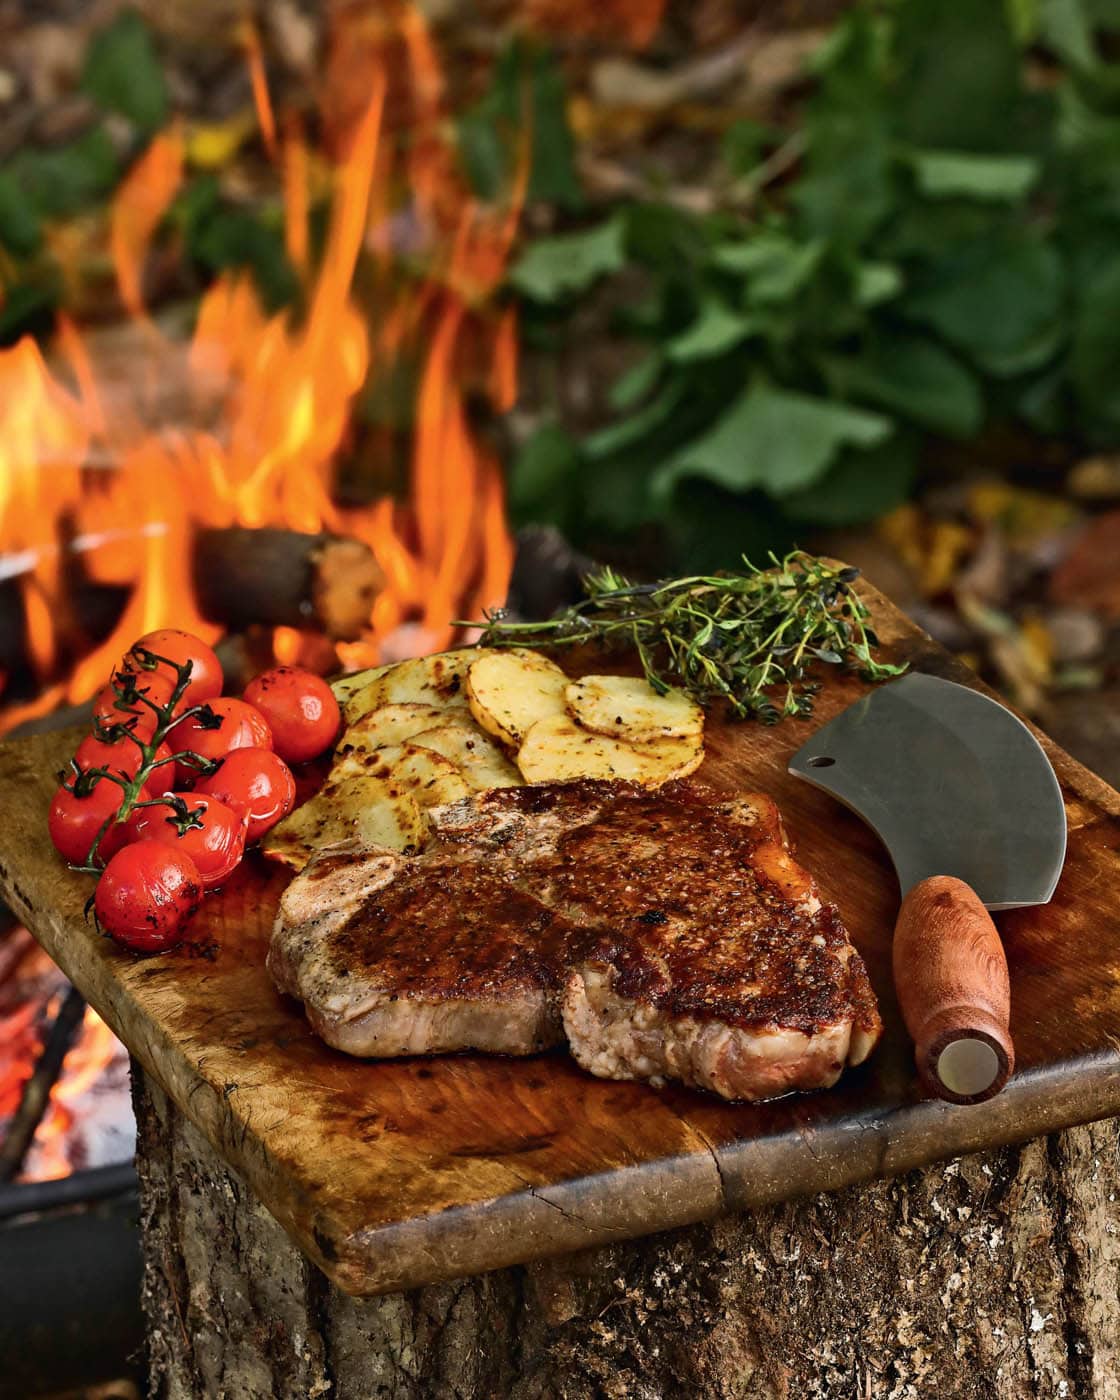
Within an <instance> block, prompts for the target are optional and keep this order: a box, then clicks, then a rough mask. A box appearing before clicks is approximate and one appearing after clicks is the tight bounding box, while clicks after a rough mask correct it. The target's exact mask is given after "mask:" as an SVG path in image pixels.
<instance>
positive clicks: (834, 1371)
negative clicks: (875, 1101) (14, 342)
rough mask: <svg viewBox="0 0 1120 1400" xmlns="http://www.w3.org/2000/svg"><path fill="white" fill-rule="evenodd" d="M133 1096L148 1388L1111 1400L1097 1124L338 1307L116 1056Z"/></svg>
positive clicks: (1110, 1309)
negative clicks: (856, 1184)
mask: <svg viewBox="0 0 1120 1400" xmlns="http://www.w3.org/2000/svg"><path fill="white" fill-rule="evenodd" d="M133 1083H134V1097H135V1102H136V1116H137V1123H138V1129H139V1137H138V1144H137V1165H138V1169H139V1174H140V1183H141V1193H142V1194H141V1205H142V1223H143V1233H144V1257H145V1282H144V1307H145V1311H146V1314H147V1324H148V1347H149V1361H150V1368H151V1376H152V1394H153V1395H154V1396H159V1397H168V1400H185V1397H195V1396H206V1397H211V1396H212V1397H230V1400H258V1398H259V1400H288V1397H292V1398H293V1400H297V1398H298V1400H308V1397H316V1396H330V1397H332V1400H372V1397H387V1398H388V1400H445V1397H446V1400H473V1398H474V1397H480V1398H481V1397H485V1400H497V1397H513V1398H514V1400H600V1398H603V1400H662V1397H664V1398H665V1400H669V1398H670V1397H672V1400H677V1397H713V1400H715V1398H716V1397H718V1398H719V1400H740V1398H742V1400H745V1398H746V1397H751V1400H755V1397H757V1398H758V1400H771V1398H773V1400H778V1397H781V1398H782V1400H787V1397H788V1400H817V1398H818V1397H819V1400H825V1397H829V1400H836V1397H851V1400H864V1398H865V1397H866V1398H867V1400H872V1397H874V1398H875V1400H878V1397H883V1400H888V1398H889V1400H900V1398H901V1397H927V1396H936V1397H937V1400H955V1397H968V1400H972V1397H977V1400H979V1397H985V1400H986V1398H987V1397H998V1400H1047V1397H1068V1400H1113V1397H1118V1396H1120V1221H1118V1213H1117V1208H1116V1200H1117V1197H1118V1194H1120V1151H1118V1148H1120V1143H1118V1129H1117V1120H1112V1121H1108V1122H1103V1123H1097V1124H1094V1125H1092V1126H1090V1127H1084V1128H1074V1129H1071V1130H1069V1131H1068V1132H1063V1133H1056V1134H1054V1135H1053V1136H1051V1137H1048V1138H1041V1139H1038V1140H1036V1141H1034V1142H1030V1143H1028V1144H1026V1146H1023V1147H1017V1148H1004V1149H1000V1150H997V1151H992V1152H986V1153H983V1154H980V1155H978V1156H973V1157H966V1158H962V1159H960V1160H958V1161H954V1162H949V1163H946V1164H943V1165H939V1166H932V1167H928V1168H926V1169H924V1170H921V1171H914V1172H911V1173H910V1174H909V1175H907V1176H904V1177H899V1178H897V1179H894V1180H890V1181H879V1182H873V1183H872V1184H870V1185H866V1186H860V1187H855V1188H851V1189H848V1190H844V1191H840V1192H837V1193H835V1194H833V1195H827V1196H818V1197H815V1198H813V1199H810V1200H801V1201H795V1202H791V1203H790V1204H787V1205H783V1206H778V1207H772V1208H767V1209H764V1210H757V1211H754V1212H752V1213H751V1214H748V1215H741V1216H735V1217H730V1218H726V1219H722V1220H719V1221H716V1222H714V1223H711V1224H704V1225H696V1226H692V1227H689V1228H687V1229H683V1230H675V1231H672V1232H669V1233H666V1234H661V1235H654V1236H651V1237H649V1238H647V1239H643V1240H637V1241H629V1242H625V1243H620V1244H618V1245H614V1246H610V1247H608V1248H604V1249H595V1250H589V1251H586V1252H584V1253H582V1254H575V1255H568V1256H565V1257H563V1258H558V1259H555V1260H551V1261H548V1262H545V1263H540V1264H533V1265H529V1266H526V1267H523V1268H513V1269H505V1270H501V1271H499V1272H496V1273H491V1274H486V1275H482V1276H480V1277H476V1278H469V1279H463V1280H461V1281H459V1282H454V1283H447V1284H440V1285H435V1286H432V1287H429V1288H421V1289H418V1290H416V1291H414V1292H410V1293H396V1294H391V1295H388V1296H385V1297H380V1298H366V1299H358V1298H350V1297H347V1296H346V1295H345V1294H343V1293H341V1292H339V1291H338V1290H337V1289H336V1288H334V1287H333V1286H332V1285H331V1284H330V1283H329V1282H328V1281H327V1280H326V1279H325V1278H324V1276H323V1275H322V1274H321V1273H320V1272H319V1271H318V1269H316V1268H315V1267H314V1266H313V1265H311V1264H310V1263H308V1262H307V1260H306V1259H305V1258H304V1257H303V1255H302V1254H301V1253H300V1252H299V1250H298V1249H297V1248H296V1246H295V1245H294V1244H293V1243H292V1242H291V1240H290V1239H289V1238H288V1236H287V1235H286V1234H285V1232H284V1231H283V1230H282V1229H281V1227H280V1226H279V1225H278V1224H277V1223H276V1222H275V1220H274V1219H273V1218H272V1216H271V1215H269V1214H268V1212H267V1211H266V1210H265V1209H264V1207H263V1206H261V1205H260V1204H259V1202H257V1201H256V1200H255V1199H254V1197H253V1196H252V1195H251V1193H250V1192H249V1190H248V1188H247V1187H246V1186H245V1185H244V1184H243V1182H242V1181H241V1180H240V1178H239V1177H238V1176H236V1175H235V1174H234V1173H233V1172H232V1171H231V1170H230V1169H229V1168H228V1167H227V1166H226V1165H225V1164H224V1162H223V1161H222V1160H221V1159H220V1158H219V1157H218V1156H217V1155H216V1154H215V1152H214V1150H213V1149H212V1148H211V1147H210V1146H209V1144H208V1143H207V1142H206V1140H205V1139H204V1138H203V1136H202V1134H201V1133H199V1132H198V1131H197V1130H196V1129H195V1128H194V1127H193V1125H192V1124H191V1123H190V1122H189V1121H188V1120H187V1119H186V1118H184V1117H183V1115H182V1114H181V1113H180V1112H179V1111H178V1110H177V1109H176V1108H175V1107H174V1105H172V1104H171V1103H170V1101H169V1100H168V1099H167V1097H166V1096H165V1095H164V1093H163V1092H162V1090H160V1088H159V1087H158V1086H157V1085H156V1084H155V1083H154V1082H153V1081H152V1080H151V1079H150V1078H147V1077H146V1076H145V1075H144V1074H143V1072H142V1071H141V1070H140V1069H139V1067H138V1066H137V1065H136V1064H135V1063H134V1065H133Z"/></svg>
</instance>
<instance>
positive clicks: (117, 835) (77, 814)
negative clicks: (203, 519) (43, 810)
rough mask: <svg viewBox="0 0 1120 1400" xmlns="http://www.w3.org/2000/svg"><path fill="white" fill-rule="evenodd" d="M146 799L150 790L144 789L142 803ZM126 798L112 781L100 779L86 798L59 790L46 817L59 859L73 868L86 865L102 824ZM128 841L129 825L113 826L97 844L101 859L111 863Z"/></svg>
mask: <svg viewBox="0 0 1120 1400" xmlns="http://www.w3.org/2000/svg"><path fill="white" fill-rule="evenodd" d="M147 796H148V791H147V789H146V788H141V789H140V792H139V799H140V801H144V800H146V799H147ZM123 797H124V791H123V790H122V788H121V787H120V786H119V785H118V784H117V783H114V782H113V781H112V779H110V778H100V779H98V781H97V782H95V783H94V784H93V787H92V788H91V789H90V791H89V793H88V795H86V796H84V797H76V796H75V795H74V793H72V792H68V791H67V790H66V788H64V787H60V788H59V789H58V791H57V792H56V793H55V795H54V798H53V800H52V802H51V809H50V812H49V813H48V814H47V830H48V831H49V832H50V837H51V841H52V842H53V843H54V848H55V850H56V851H57V852H58V853H59V855H60V856H62V858H63V859H64V860H66V861H68V862H69V863H70V864H71V865H85V863H86V857H87V856H88V855H89V848H90V847H91V846H92V845H93V838H94V837H95V836H96V835H97V833H98V831H100V829H101V826H102V823H103V822H104V821H105V820H106V819H107V818H109V817H112V816H115V815H116V813H117V810H118V809H119V807H120V805H121V799H122V798H123ZM129 839H130V836H129V833H128V824H127V821H125V822H120V823H114V824H113V825H112V826H110V827H108V828H107V829H106V831H105V835H104V836H103V837H102V838H101V841H100V842H99V844H98V847H97V854H98V856H99V858H100V859H101V860H103V861H104V860H108V859H109V858H110V857H111V856H112V855H114V854H115V853H116V852H117V851H119V850H120V848H121V847H122V846H123V845H124V844H125V842H126V841H128V840H129Z"/></svg>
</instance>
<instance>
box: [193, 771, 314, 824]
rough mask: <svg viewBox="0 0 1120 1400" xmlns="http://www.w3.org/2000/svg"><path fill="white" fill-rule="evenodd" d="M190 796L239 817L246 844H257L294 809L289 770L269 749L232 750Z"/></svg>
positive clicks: (293, 783) (294, 790) (294, 803)
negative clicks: (217, 804) (205, 798)
mask: <svg viewBox="0 0 1120 1400" xmlns="http://www.w3.org/2000/svg"><path fill="white" fill-rule="evenodd" d="M194 792H195V795H197V794H199V793H204V794H205V795H206V796H208V797H215V798H217V800H218V801H219V802H224V803H225V805H226V806H227V807H231V808H232V809H233V810H234V811H235V812H238V813H239V814H240V815H241V816H243V817H244V818H245V819H246V821H247V822H248V829H247V831H246V834H245V839H246V841H259V840H260V838H261V837H262V836H263V835H264V834H265V832H266V831H270V830H271V829H272V828H273V827H274V826H275V825H276V823H277V822H278V821H280V820H281V819H282V818H283V817H286V816H287V815H288V813H289V812H290V811H291V810H292V808H293V807H294V806H295V805H296V780H295V779H294V778H293V777H292V770H291V769H290V768H289V767H288V765H287V764H286V763H285V762H284V760H283V759H282V758H281V757H280V756H279V754H276V753H273V752H272V750H271V749H234V751H233V752H232V753H231V754H227V755H226V757H225V758H224V759H223V760H222V766H221V767H220V768H219V769H218V771H217V772H216V773H215V774H213V775H212V776H211V777H209V778H200V779H199V781H198V782H197V783H196V784H195V789H194Z"/></svg>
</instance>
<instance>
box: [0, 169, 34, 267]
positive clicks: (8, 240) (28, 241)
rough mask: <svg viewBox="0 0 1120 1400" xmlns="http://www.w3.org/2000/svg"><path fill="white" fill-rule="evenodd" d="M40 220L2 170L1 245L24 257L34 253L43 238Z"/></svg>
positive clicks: (14, 180) (13, 181)
mask: <svg viewBox="0 0 1120 1400" xmlns="http://www.w3.org/2000/svg"><path fill="white" fill-rule="evenodd" d="M41 236H42V234H41V230H40V227H39V219H38V217H37V216H36V213H35V210H34V209H33V208H32V206H31V205H30V203H29V202H28V200H27V198H26V196H25V195H24V194H23V192H22V191H21V190H20V187H19V183H18V181H17V180H16V179H15V177H14V176H13V175H12V174H10V173H9V172H8V171H4V170H0V243H2V244H3V245H4V247H5V248H7V249H8V251H9V252H12V253H17V254H19V255H21V256H23V257H26V256H28V255H29V254H30V253H33V252H34V251H35V249H36V248H37V247H38V246H39V239H40V238H41Z"/></svg>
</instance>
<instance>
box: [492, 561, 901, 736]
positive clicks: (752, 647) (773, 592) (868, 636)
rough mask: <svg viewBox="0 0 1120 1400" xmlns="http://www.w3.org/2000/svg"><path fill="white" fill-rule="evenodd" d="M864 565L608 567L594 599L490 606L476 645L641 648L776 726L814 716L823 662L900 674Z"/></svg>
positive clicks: (874, 675)
mask: <svg viewBox="0 0 1120 1400" xmlns="http://www.w3.org/2000/svg"><path fill="white" fill-rule="evenodd" d="M858 577H859V570H858V569H854V568H838V567H836V566H835V565H833V564H831V563H829V562H828V561H827V560H824V559H818V558H816V557H814V556H813V555H810V554H805V553H802V552H801V551H794V552H793V553H791V554H787V555H786V556H785V558H784V559H777V558H775V556H774V555H771V556H770V566H769V567H767V568H757V567H756V566H755V565H753V564H752V563H751V562H750V561H749V560H748V559H746V558H744V560H743V572H742V573H726V574H725V573H719V574H709V575H703V574H701V575H694V576H692V577H689V578H678V579H670V580H666V581H663V582H661V583H639V584H636V583H631V582H630V580H629V579H626V578H624V577H623V576H622V575H621V574H619V573H616V572H615V571H614V570H613V569H610V568H605V569H601V570H600V571H599V572H597V573H594V574H591V575H589V576H588V577H587V578H586V579H585V580H584V587H585V589H586V591H587V597H586V598H585V599H584V600H583V601H582V602H579V603H576V604H574V605H573V606H571V607H569V608H565V609H564V610H563V611H562V612H560V613H558V614H557V615H556V616H555V617H553V618H551V619H550V620H549V621H547V622H518V621H514V620H512V619H509V618H508V617H507V616H506V615H505V613H504V612H503V611H502V610H496V611H494V612H491V613H487V614H486V622H485V625H484V627H483V631H482V635H481V636H480V637H479V645H480V646H487V647H515V646H518V647H520V646H546V647H572V646H583V645H589V644H600V645H606V646H610V647H629V648H632V649H633V650H634V651H635V652H637V655H638V657H639V659H640V661H641V663H642V669H643V670H644V672H645V675H646V679H647V680H648V681H649V683H650V685H652V686H653V688H654V689H655V690H656V691H658V692H659V693H661V694H664V692H665V691H666V689H667V688H668V687H669V686H670V685H679V686H682V687H683V688H684V689H685V690H686V691H688V692H689V694H691V695H692V696H694V697H695V698H696V699H697V700H699V701H700V702H701V703H703V704H710V703H711V702H713V701H717V700H723V701H726V702H727V703H728V704H729V705H730V707H731V710H732V712H733V713H734V714H735V715H737V716H738V717H740V718H742V719H746V718H748V717H754V718H756V719H759V720H761V721H762V722H763V723H764V724H773V723H775V722H776V721H777V720H779V719H781V718H782V717H783V716H785V715H791V716H805V715H808V714H810V713H811V711H812V708H813V699H814V696H815V695H816V693H817V692H818V691H819V690H820V686H821V682H820V680H819V679H817V678H815V677H813V676H812V675H811V674H810V673H811V670H812V668H813V666H814V663H816V662H823V663H825V664H826V665H830V666H839V665H847V666H852V667H856V668H858V670H859V671H860V673H861V674H862V676H863V677H864V678H865V679H866V680H870V681H881V680H887V679H889V678H890V677H892V676H897V675H901V673H902V672H903V671H904V670H905V669H906V667H905V666H904V665H893V664H891V663H889V662H884V661H876V660H875V658H874V657H873V656H872V654H871V652H872V649H873V648H876V647H878V645H879V639H878V637H876V635H875V633H874V631H873V630H872V628H871V627H870V626H869V625H868V618H869V616H870V614H869V611H868V608H867V605H866V604H865V603H864V602H863V601H862V600H861V599H860V597H859V596H858V594H857V593H856V592H855V591H854V590H853V588H852V584H853V583H854V582H855V580H856V579H857V578H858Z"/></svg>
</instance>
